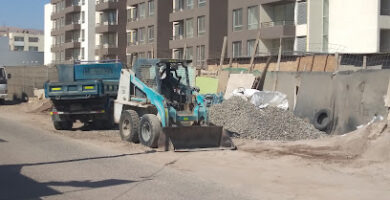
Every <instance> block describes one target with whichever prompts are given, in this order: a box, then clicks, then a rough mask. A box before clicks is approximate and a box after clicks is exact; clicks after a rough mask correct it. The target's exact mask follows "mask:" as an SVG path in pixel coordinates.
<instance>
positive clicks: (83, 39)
mask: <svg viewBox="0 0 390 200" xmlns="http://www.w3.org/2000/svg"><path fill="white" fill-rule="evenodd" d="M81 41H83V42H84V41H85V30H84V29H83V30H81Z"/></svg>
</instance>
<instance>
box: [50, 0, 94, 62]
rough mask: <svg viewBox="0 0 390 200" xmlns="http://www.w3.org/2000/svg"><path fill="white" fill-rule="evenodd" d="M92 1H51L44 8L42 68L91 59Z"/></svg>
mask: <svg viewBox="0 0 390 200" xmlns="http://www.w3.org/2000/svg"><path fill="white" fill-rule="evenodd" d="M95 1H96V0H51V2H50V4H47V5H45V41H46V44H45V64H56V63H73V62H74V61H77V60H94V59H95V3H96V2H95Z"/></svg>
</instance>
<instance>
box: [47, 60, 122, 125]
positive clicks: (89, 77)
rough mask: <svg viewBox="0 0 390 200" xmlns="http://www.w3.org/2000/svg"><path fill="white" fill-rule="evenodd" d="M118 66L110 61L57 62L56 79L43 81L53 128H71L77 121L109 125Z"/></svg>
mask: <svg viewBox="0 0 390 200" xmlns="http://www.w3.org/2000/svg"><path fill="white" fill-rule="evenodd" d="M121 69H122V64H121V63H120V62H113V61H106V62H103V61H100V62H87V63H77V64H73V65H57V70H58V77H59V78H58V79H59V82H47V83H45V96H46V98H48V99H50V100H51V101H52V103H53V110H52V111H51V113H50V114H51V116H52V121H53V125H54V128H55V129H57V130H71V129H72V127H73V124H74V122H76V121H77V120H78V121H80V122H82V123H84V124H85V125H86V126H87V127H94V128H97V129H110V128H112V127H113V126H114V121H113V105H114V104H113V102H114V100H115V98H116V96H117V92H118V82H119V77H120V72H121Z"/></svg>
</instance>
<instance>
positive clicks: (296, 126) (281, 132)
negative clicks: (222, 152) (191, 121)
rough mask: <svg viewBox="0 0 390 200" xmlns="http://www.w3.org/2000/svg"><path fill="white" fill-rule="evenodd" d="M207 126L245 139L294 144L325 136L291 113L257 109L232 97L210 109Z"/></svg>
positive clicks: (276, 109) (280, 110)
mask: <svg viewBox="0 0 390 200" xmlns="http://www.w3.org/2000/svg"><path fill="white" fill-rule="evenodd" d="M209 117H210V122H211V123H213V124H215V125H217V126H224V128H225V129H226V130H227V131H229V132H232V133H234V134H233V135H234V136H236V137H239V138H245V139H257V140H279V141H295V140H304V139H316V138H319V137H321V136H322V135H323V134H324V133H322V132H320V131H318V130H317V129H315V128H314V126H313V125H311V124H310V123H308V122H306V121H304V120H303V119H301V118H299V117H296V116H295V115H294V114H293V113H292V112H291V111H285V110H282V109H279V108H274V107H267V108H265V109H260V108H257V107H256V106H254V105H253V104H251V103H250V102H247V101H245V100H243V99H241V98H240V97H232V98H230V99H228V100H226V101H224V102H223V103H222V104H217V105H214V106H213V107H211V109H210V111H209Z"/></svg>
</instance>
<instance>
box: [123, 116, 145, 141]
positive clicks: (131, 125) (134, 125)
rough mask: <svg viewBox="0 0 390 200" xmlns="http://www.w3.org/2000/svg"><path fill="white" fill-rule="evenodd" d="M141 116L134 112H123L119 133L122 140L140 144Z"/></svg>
mask: <svg viewBox="0 0 390 200" xmlns="http://www.w3.org/2000/svg"><path fill="white" fill-rule="evenodd" d="M139 121H140V120H139V116H138V113H137V112H135V111H134V110H125V111H123V112H122V115H121V119H120V121H119V133H120V135H121V138H122V140H124V141H128V142H133V143H138V142H139V139H138V129H139Z"/></svg>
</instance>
